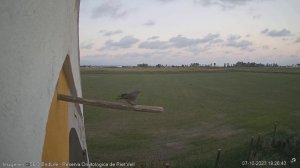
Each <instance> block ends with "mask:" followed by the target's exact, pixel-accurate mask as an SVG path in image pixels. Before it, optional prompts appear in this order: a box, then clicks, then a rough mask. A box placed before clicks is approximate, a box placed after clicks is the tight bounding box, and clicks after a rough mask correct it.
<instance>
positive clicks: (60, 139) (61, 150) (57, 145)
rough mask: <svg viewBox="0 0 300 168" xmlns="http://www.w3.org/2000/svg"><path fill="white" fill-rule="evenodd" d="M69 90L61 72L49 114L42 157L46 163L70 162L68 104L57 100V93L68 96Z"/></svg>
mask: <svg viewBox="0 0 300 168" xmlns="http://www.w3.org/2000/svg"><path fill="white" fill-rule="evenodd" d="M68 90H69V88H68V83H67V79H66V76H65V73H64V72H63V70H61V72H60V75H59V79H58V82H57V86H56V90H55V94H54V96H53V98H52V103H51V107H50V110H49V114H48V121H47V126H46V136H45V142H44V147H43V156H42V162H44V163H54V162H56V163H62V162H65V163H68V162H69V132H68V131H69V127H68V103H67V102H64V101H59V100H57V93H60V94H66V95H68ZM44 167H46V166H44ZM59 167H64V166H59Z"/></svg>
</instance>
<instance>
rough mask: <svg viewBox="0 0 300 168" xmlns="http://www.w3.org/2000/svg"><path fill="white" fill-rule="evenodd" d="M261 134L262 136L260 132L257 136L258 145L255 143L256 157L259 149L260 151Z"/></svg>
mask: <svg viewBox="0 0 300 168" xmlns="http://www.w3.org/2000/svg"><path fill="white" fill-rule="evenodd" d="M260 136H261V134H260V133H259V134H258V137H257V141H256V145H255V150H254V154H253V157H255V156H256V154H257V151H258V148H259V143H260Z"/></svg>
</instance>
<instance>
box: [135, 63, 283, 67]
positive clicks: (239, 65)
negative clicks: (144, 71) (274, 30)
mask: <svg viewBox="0 0 300 168" xmlns="http://www.w3.org/2000/svg"><path fill="white" fill-rule="evenodd" d="M137 67H153V66H150V65H148V64H145V63H143V64H137ZM155 67H158V68H161V67H217V64H216V63H210V64H200V63H191V64H189V65H185V64H182V65H180V66H179V65H167V64H166V65H163V64H157V65H155ZM219 67H220V66H219ZM223 67H279V65H278V64H277V63H272V64H262V63H255V62H241V61H239V62H237V63H236V64H229V63H224V66H223Z"/></svg>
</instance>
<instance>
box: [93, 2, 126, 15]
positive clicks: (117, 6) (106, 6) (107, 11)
mask: <svg viewBox="0 0 300 168" xmlns="http://www.w3.org/2000/svg"><path fill="white" fill-rule="evenodd" d="M127 13H128V11H126V10H124V9H123V8H122V4H121V2H120V1H119V0H107V1H104V2H103V3H102V4H101V5H100V6H98V7H96V8H94V9H93V10H92V18H100V17H110V18H121V17H124V16H126V15H127Z"/></svg>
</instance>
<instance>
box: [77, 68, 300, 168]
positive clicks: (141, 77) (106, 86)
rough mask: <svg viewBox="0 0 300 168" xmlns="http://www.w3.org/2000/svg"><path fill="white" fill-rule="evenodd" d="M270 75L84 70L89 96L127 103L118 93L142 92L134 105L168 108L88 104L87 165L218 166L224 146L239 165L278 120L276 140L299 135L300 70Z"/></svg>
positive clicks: (228, 163) (227, 162)
mask: <svg viewBox="0 0 300 168" xmlns="http://www.w3.org/2000/svg"><path fill="white" fill-rule="evenodd" d="M257 72H260V73H257ZM270 72H274V71H270ZM270 72H264V71H257V70H255V71H251V72H250V71H245V70H242V71H238V70H232V71H199V72H181V71H178V72H165V73H162V72H153V73H149V72H141V71H139V72H137V73H134V72H125V73H124V72H119V71H117V72H115V71H114V72H111V73H110V72H109V71H90V72H89V71H84V72H83V73H82V75H81V80H82V88H83V97H85V98H89V99H104V100H110V101H118V102H122V101H120V100H116V97H117V96H118V95H120V94H121V93H123V92H127V91H131V90H134V89H140V90H141V91H142V94H141V95H140V97H139V98H138V99H137V101H136V103H137V104H143V105H155V106H163V107H164V108H165V112H163V113H160V114H153V113H142V112H133V111H121V110H111V109H104V108H99V107H90V106H84V112H85V126H86V136H87V144H88V151H89V157H90V160H91V161H97V162H110V161H131V162H136V165H141V166H144V167H159V166H160V165H162V164H163V163H164V162H169V163H170V164H171V165H172V167H176V166H177V167H193V166H195V167H196V166H200V167H213V166H214V161H215V158H216V153H217V149H219V148H222V153H221V157H220V164H221V165H222V166H223V167H240V165H241V161H242V160H245V159H247V153H248V150H249V149H248V148H249V147H248V146H249V143H250V138H251V137H252V136H254V137H255V138H256V137H257V135H258V133H261V135H262V138H264V139H263V141H266V139H268V138H269V139H270V137H271V135H272V131H273V125H274V122H277V123H278V127H277V135H276V137H277V138H280V136H281V137H283V138H286V137H288V136H292V135H298V134H299V133H300V129H299V128H300V122H299V121H300V120H299V119H300V73H294V72H293V73H284V72H281V71H279V72H277V71H276V73H270ZM288 72H289V71H288ZM124 103H125V102H124ZM298 154H299V152H298ZM276 156H277V157H279V158H280V157H281V156H280V152H279V154H278V153H276V151H275V152H274V154H272V153H271V154H268V157H270V158H276ZM264 158H266V157H264ZM299 159H300V158H299ZM298 163H299V162H298ZM137 167H138V166H137Z"/></svg>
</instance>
